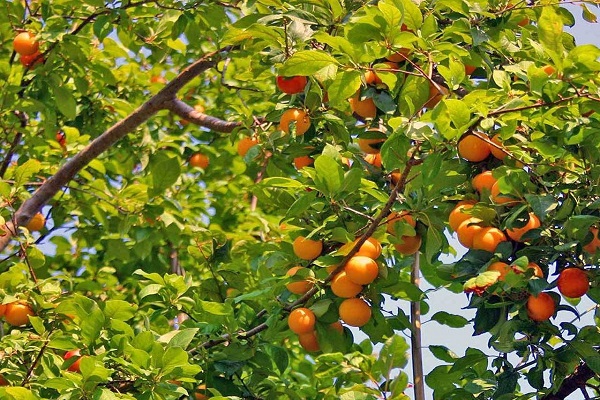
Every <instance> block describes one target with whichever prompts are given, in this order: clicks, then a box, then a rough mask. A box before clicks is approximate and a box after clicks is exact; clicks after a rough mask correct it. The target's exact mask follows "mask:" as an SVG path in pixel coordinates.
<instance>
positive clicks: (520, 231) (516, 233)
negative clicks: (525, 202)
mask: <svg viewBox="0 0 600 400" xmlns="http://www.w3.org/2000/svg"><path fill="white" fill-rule="evenodd" d="M541 224H542V223H541V222H540V219H539V218H538V217H537V215H535V214H534V213H532V212H530V213H529V221H527V223H526V224H525V226H523V227H521V228H512V229H507V230H506V234H507V235H508V237H509V238H511V239H512V240H514V241H516V242H521V241H522V240H521V237H523V235H524V234H526V233H527V232H529V231H530V230H532V229H536V228H539V227H540V226H541Z"/></svg>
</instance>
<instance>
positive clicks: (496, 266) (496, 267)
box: [486, 261, 511, 281]
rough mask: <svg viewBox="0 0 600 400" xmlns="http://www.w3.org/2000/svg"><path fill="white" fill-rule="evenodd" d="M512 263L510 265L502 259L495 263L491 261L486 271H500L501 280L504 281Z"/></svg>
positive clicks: (499, 278)
mask: <svg viewBox="0 0 600 400" xmlns="http://www.w3.org/2000/svg"><path fill="white" fill-rule="evenodd" d="M510 269H511V268H510V265H508V264H507V263H504V262H502V261H496V262H494V263H491V264H490V266H489V267H487V269H486V271H497V272H500V276H499V277H498V280H499V281H503V280H504V278H505V277H506V274H508V271H510Z"/></svg>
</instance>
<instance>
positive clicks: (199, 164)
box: [189, 153, 210, 169]
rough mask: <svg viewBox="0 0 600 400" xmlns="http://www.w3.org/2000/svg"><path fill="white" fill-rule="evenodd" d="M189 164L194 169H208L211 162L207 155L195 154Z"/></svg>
mask: <svg viewBox="0 0 600 400" xmlns="http://www.w3.org/2000/svg"><path fill="white" fill-rule="evenodd" d="M189 163H190V165H191V166H192V167H196V168H202V169H206V168H208V164H210V160H209V158H208V156H207V155H206V154H202V153H194V154H192V156H191V157H190V159H189Z"/></svg>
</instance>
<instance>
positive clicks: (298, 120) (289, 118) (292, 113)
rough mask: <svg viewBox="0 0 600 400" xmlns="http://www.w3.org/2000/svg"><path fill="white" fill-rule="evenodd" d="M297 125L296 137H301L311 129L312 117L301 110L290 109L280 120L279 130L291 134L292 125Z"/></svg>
mask: <svg viewBox="0 0 600 400" xmlns="http://www.w3.org/2000/svg"><path fill="white" fill-rule="evenodd" d="M292 123H295V124H296V135H297V136H301V135H304V134H305V133H306V131H308V129H309V128H310V124H311V123H310V117H309V116H308V114H307V113H306V111H304V110H301V109H299V108H290V109H288V110H285V111H284V112H283V114H282V115H281V119H280V120H279V129H280V130H282V131H283V132H285V133H288V134H289V133H290V129H291V124H292Z"/></svg>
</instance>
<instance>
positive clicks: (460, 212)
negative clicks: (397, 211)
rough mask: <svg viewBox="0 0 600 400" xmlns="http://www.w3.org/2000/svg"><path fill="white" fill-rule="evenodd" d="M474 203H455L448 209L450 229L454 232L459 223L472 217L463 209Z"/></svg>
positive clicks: (470, 206) (471, 206)
mask: <svg viewBox="0 0 600 400" xmlns="http://www.w3.org/2000/svg"><path fill="white" fill-rule="evenodd" d="M474 205H475V202H474V201H472V202H462V203H459V204H457V205H456V207H454V209H453V210H452V211H450V215H449V216H448V225H450V229H452V230H453V231H455V232H456V231H457V230H458V227H459V226H460V224H462V223H463V222H464V221H466V220H467V219H469V218H472V217H473V216H472V215H471V214H467V213H466V212H465V211H466V210H469V209H471V208H473V206H474ZM388 232H389V231H388Z"/></svg>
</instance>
